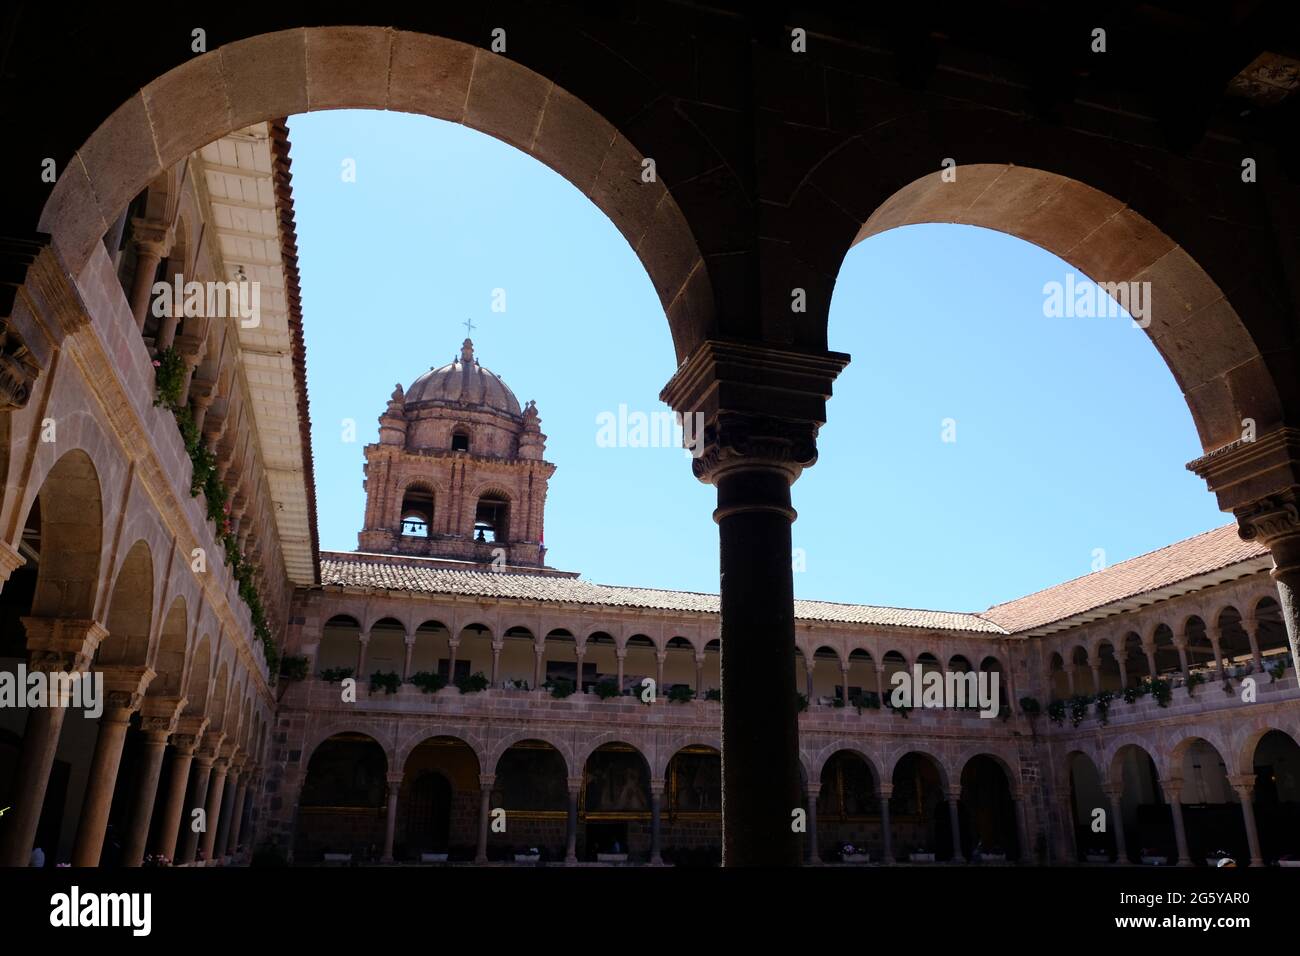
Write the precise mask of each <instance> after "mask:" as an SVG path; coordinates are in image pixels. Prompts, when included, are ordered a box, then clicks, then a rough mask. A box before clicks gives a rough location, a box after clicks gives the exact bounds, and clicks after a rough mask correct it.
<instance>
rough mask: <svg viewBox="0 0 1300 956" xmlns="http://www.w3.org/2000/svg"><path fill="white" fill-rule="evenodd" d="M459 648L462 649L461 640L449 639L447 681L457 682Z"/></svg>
mask: <svg viewBox="0 0 1300 956" xmlns="http://www.w3.org/2000/svg"><path fill="white" fill-rule="evenodd" d="M458 650H460V641H458V640H454V641H453V640H449V641H447V653H448V655H449V657H448V660H447V681H448V682H449V683H452V684H454V683H456V652H457V651H458Z"/></svg>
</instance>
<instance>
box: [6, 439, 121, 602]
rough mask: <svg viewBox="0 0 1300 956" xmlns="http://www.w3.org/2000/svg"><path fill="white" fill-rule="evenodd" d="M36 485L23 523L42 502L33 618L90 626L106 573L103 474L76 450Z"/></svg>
mask: <svg viewBox="0 0 1300 956" xmlns="http://www.w3.org/2000/svg"><path fill="white" fill-rule="evenodd" d="M3 417H5V418H8V417H9V416H3ZM32 485H33V487H38V488H39V491H38V492H37V493H36V494H34V495H33V496H32V499H31V501H30V502H29V504H28V507H27V510H26V512H25V513H24V516H23V522H28V521H31V520H32V513H33V511H35V509H36V508H37V507H38V502H39V509H40V511H39V520H40V529H41V558H42V560H41V565H40V568H39V569H38V571H37V575H36V593H35V595H34V597H33V599H32V616H33V617H62V618H70V619H79V620H90V619H92V618H94V616H95V610H96V603H97V598H98V595H99V588H100V584H99V578H100V569H101V567H103V549H104V541H103V538H104V534H103V528H104V519H103V500H102V494H103V489H102V487H101V485H100V480H99V470H98V469H97V468H96V467H95V464H94V462H93V461H92V460H91V457H90V455H89V454H87V453H86V452H85V451H83V450H82V449H80V448H74V449H72V450H71V451H67V452H65V453H64V454H63V455H61V456H60V457H59V458H58V460H57V461H55V462H54V464H53V467H51V468H50V470H49V472H48V473H47V474H46V475H45V476H44V480H43V481H41V482H40V484H39V485H37V484H36V482H35V481H33V482H32ZM23 522H20V523H19V529H20V532H21V528H22V526H23Z"/></svg>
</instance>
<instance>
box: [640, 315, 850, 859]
mask: <svg viewBox="0 0 1300 956" xmlns="http://www.w3.org/2000/svg"><path fill="white" fill-rule="evenodd" d="M848 361H849V357H848V356H847V355H842V354H839V353H834V352H824V351H818V350H795V349H788V350H787V349H777V348H771V347H768V346H765V345H759V344H755V343H748V342H734V341H720V340H712V339H710V340H705V341H703V342H701V343H700V344H699V345H698V346H697V347H696V348H695V350H694V351H693V352H692V353H691V354H690V355H689V356H688V357H687V358H686V360H685V361H684V362H682V363H681V365H679V367H678V369H677V371H676V373H675V374H674V375H673V377H672V379H670V380H669V382H668V384H667V385H665V386H664V389H663V391H662V393H661V398H663V400H664V401H665V402H667V403H668V405H669V406H670V407H671V408H673V410H674V411H676V412H677V413H678V414H680V415H681V416H683V418H684V419H687V420H689V422H691V423H692V424H693V427H692V434H693V438H692V439H689V440H688V444H689V445H690V450H691V455H692V464H691V469H692V472H693V473H694V475H695V477H696V478H698V479H700V480H701V481H705V482H708V483H709V484H712V485H713V486H714V487H715V488H716V489H717V500H718V507H717V509H716V510H715V511H714V512H713V518H714V521H716V522H717V524H718V539H719V545H720V560H719V569H720V572H721V587H720V594H719V611H720V615H719V617H720V635H721V643H722V654H723V661H722V685H723V686H722V751H723V760H722V790H723V814H722V817H723V819H722V829H723V851H722V852H723V865H725V866H755V865H757V866H798V865H799V864H800V862H801V861H802V857H803V847H802V846H801V845H800V841H799V834H797V833H795V832H793V831H792V830H791V828H790V813H791V811H792V810H793V809H794V808H796V807H798V806H799V805H800V801H801V787H800V777H799V714H798V704H797V698H796V696H795V693H794V690H795V686H796V684H795V679H796V678H795V670H794V661H795V633H794V573H793V567H792V564H791V561H790V555H791V553H792V550H793V544H792V539H791V523H792V522H793V521H794V520H795V517H796V512H795V510H794V507H793V506H792V503H791V498H790V486H791V485H792V484H793V483H794V482H795V480H796V479H797V478H798V477H799V475H800V474H801V473H802V471H803V469H804V468H806V467H809V466H811V465H812V464H814V463H815V462H816V460H817V430H818V428H819V427H820V425H821V424H822V423H824V422H825V421H826V400H827V399H828V398H829V397H830V394H831V383H832V382H833V381H834V379H835V377H836V376H837V375H838V374H839V372H840V370H841V369H842V368H844V366H845V365H847V364H848Z"/></svg>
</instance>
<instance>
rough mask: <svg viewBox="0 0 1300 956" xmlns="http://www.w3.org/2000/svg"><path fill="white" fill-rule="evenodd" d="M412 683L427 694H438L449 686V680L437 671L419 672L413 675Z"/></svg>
mask: <svg viewBox="0 0 1300 956" xmlns="http://www.w3.org/2000/svg"><path fill="white" fill-rule="evenodd" d="M411 683H412V684H414V685H415V686H416V687H418V688H420V690H421V691H423V692H424V693H426V694H436V693H437V692H438V691H440V690H442V689H443V688H444V687H446V686H447V678H445V677H443V676H442V675H441V674H439V673H437V672H436V671H419V672H417V673H415V674H412V675H411Z"/></svg>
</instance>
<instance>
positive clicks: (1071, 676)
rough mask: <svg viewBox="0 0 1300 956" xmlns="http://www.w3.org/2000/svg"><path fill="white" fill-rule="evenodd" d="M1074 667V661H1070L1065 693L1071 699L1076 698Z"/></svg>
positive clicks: (1066, 669) (1066, 675) (1067, 668)
mask: <svg viewBox="0 0 1300 956" xmlns="http://www.w3.org/2000/svg"><path fill="white" fill-rule="evenodd" d="M1074 666H1075V665H1074V661H1070V662H1069V666H1068V667H1066V668H1065V691H1066V693H1067V694H1069V695H1070V696H1071V697H1073V696H1074Z"/></svg>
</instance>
